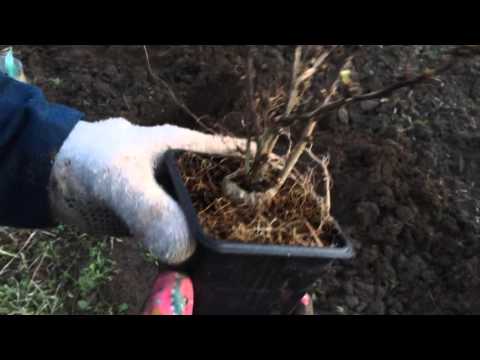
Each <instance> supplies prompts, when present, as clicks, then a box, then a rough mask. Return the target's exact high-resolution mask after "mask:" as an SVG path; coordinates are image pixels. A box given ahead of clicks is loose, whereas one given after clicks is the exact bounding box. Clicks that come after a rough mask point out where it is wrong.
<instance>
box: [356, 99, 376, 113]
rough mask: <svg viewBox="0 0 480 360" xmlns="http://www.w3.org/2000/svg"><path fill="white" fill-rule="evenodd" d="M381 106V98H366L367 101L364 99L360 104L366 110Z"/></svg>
mask: <svg viewBox="0 0 480 360" xmlns="http://www.w3.org/2000/svg"><path fill="white" fill-rule="evenodd" d="M379 106H380V101H379V100H365V101H362V103H361V104H360V108H361V109H362V110H363V111H365V112H369V111H373V110H375V109H376V108H378V107H379Z"/></svg>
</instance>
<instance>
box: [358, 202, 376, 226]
mask: <svg viewBox="0 0 480 360" xmlns="http://www.w3.org/2000/svg"><path fill="white" fill-rule="evenodd" d="M356 213H357V215H358V222H359V224H360V226H361V227H363V228H367V227H369V226H371V225H375V224H376V223H377V221H378V217H379V216H380V209H379V208H378V206H377V204H375V203H373V202H362V203H360V204H359V205H358V206H357V209H356Z"/></svg>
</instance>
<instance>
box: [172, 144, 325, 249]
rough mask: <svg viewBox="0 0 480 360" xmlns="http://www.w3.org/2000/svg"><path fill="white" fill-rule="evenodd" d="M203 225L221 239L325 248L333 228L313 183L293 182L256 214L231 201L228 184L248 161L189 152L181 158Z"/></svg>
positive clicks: (184, 178) (186, 179) (285, 186)
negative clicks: (224, 183)
mask: <svg viewBox="0 0 480 360" xmlns="http://www.w3.org/2000/svg"><path fill="white" fill-rule="evenodd" d="M178 164H179V168H180V171H181V175H182V177H183V180H184V182H185V186H186V188H187V189H188V191H189V192H190V196H191V199H192V203H193V206H194V208H195V209H196V210H197V212H198V217H199V222H200V225H202V226H203V227H204V229H205V230H206V232H207V233H208V234H209V235H212V236H214V237H215V238H217V239H219V240H225V241H235V242H243V243H253V244H263V245H291V246H305V247H325V246H330V245H331V236H330V233H329V229H332V230H333V228H334V227H333V224H325V219H324V218H322V215H321V212H320V210H319V203H318V201H317V199H316V198H314V197H313V196H312V195H311V192H309V191H308V186H309V184H301V183H300V182H298V181H295V180H293V179H289V180H288V181H287V182H286V184H285V185H284V186H283V188H282V190H281V191H280V192H279V193H278V194H277V196H275V197H274V198H273V200H272V201H271V202H269V203H268V204H264V205H263V206H261V207H257V208H256V209H255V208H253V207H251V206H249V205H247V204H236V203H234V202H232V201H231V200H229V199H227V198H226V197H225V196H224V194H223V192H222V188H221V183H222V180H223V179H224V178H225V177H226V176H227V175H230V174H232V173H233V172H235V171H236V170H238V169H239V168H240V167H241V166H242V161H241V160H239V159H233V158H218V157H210V156H204V155H197V154H191V153H184V154H182V155H181V156H180V158H179V159H178Z"/></svg>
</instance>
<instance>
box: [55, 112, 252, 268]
mask: <svg viewBox="0 0 480 360" xmlns="http://www.w3.org/2000/svg"><path fill="white" fill-rule="evenodd" d="M246 146H247V142H246V140H241V139H235V138H229V137H220V136H213V135H206V134H202V133H199V132H196V131H192V130H188V129H183V128H179V127H176V126H172V125H163V126H156V127H140V126H135V125H132V124H131V123H129V122H128V121H127V120H125V119H121V118H116V119H109V120H105V121H101V122H96V123H87V122H79V123H78V124H77V125H76V126H75V128H74V129H73V131H72V132H71V134H70V135H69V137H68V138H67V139H66V141H65V143H64V144H63V146H62V147H61V149H60V151H59V153H58V154H57V156H56V158H55V161H54V165H53V169H52V175H51V180H50V185H49V194H50V203H51V208H52V213H53V216H54V218H55V219H56V220H57V221H60V222H63V223H64V224H71V225H75V226H77V227H78V228H79V229H80V230H82V231H84V232H87V233H92V234H104V235H112V236H122V235H127V234H130V235H131V236H133V237H134V238H137V239H140V240H142V241H143V243H144V245H145V246H146V247H147V248H148V249H149V250H150V251H151V252H152V253H153V254H154V255H155V256H157V257H158V258H159V260H160V261H162V262H164V263H167V264H179V263H181V262H183V261H185V260H186V259H188V258H189V257H190V256H191V255H192V254H193V252H194V250H195V241H194V239H192V237H191V236H190V233H189V230H188V227H187V222H186V219H185V216H184V214H183V212H182V210H181V209H180V207H179V205H178V204H177V203H176V202H175V201H174V200H173V199H172V197H170V195H168V194H167V193H166V192H165V190H164V189H163V188H162V187H161V186H160V185H159V184H158V183H157V181H156V180H155V177H154V169H155V168H156V166H157V165H158V164H159V162H161V161H162V158H163V155H164V153H165V152H166V151H167V150H169V149H178V150H187V151H193V152H200V153H208V154H223V155H235V154H238V153H240V151H244V150H245V148H246Z"/></svg>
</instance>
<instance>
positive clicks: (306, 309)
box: [294, 294, 315, 316]
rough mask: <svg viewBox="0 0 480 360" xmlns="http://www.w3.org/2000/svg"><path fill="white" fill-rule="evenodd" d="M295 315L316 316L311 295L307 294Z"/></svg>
mask: <svg viewBox="0 0 480 360" xmlns="http://www.w3.org/2000/svg"><path fill="white" fill-rule="evenodd" d="M294 315H310V316H311V315H315V313H314V309H313V300H312V297H311V296H310V295H309V294H305V295H304V296H303V298H302V299H301V300H300V303H299V304H298V306H297V308H296V309H295V311H294Z"/></svg>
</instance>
